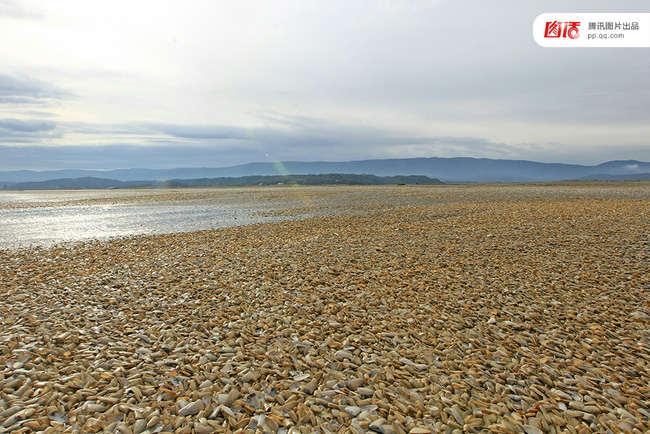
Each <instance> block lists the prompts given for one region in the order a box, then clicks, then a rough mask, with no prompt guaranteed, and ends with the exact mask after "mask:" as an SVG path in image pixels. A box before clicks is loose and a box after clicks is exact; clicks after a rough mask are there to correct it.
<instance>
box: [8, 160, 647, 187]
mask: <svg viewBox="0 0 650 434" xmlns="http://www.w3.org/2000/svg"><path fill="white" fill-rule="evenodd" d="M330 173H363V174H369V175H375V176H405V175H424V176H428V177H430V178H438V179H440V180H441V181H442V182H445V183H451V182H544V181H565V180H577V179H589V178H590V177H593V176H596V175H598V176H601V175H603V176H625V177H630V179H637V178H635V176H643V174H647V173H650V163H647V162H642V161H636V160H624V161H608V162H606V163H602V164H598V165H596V166H584V165H580V164H563V163H538V162H534V161H527V160H493V159H489V158H465V157H462V158H460V157H459V158H402V159H384V160H360V161H346V162H325V161H320V162H319V161H316V162H299V161H287V162H283V163H250V164H242V165H239V166H231V167H220V168H207V167H202V168H176V169H116V170H107V171H102V170H55V171H41V172H39V171H30V170H20V171H13V172H0V187H1V186H2V185H6V184H8V183H16V182H36V181H48V180H53V179H62V178H73V179H74V178H83V177H93V178H103V179H114V180H117V181H141V180H152V181H164V180H169V179H202V178H225V177H243V176H271V175H309V174H316V175H318V174H330Z"/></svg>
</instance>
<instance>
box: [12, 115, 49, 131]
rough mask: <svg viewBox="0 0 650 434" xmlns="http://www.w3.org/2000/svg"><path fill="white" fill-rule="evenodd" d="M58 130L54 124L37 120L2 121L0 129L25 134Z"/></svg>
mask: <svg viewBox="0 0 650 434" xmlns="http://www.w3.org/2000/svg"><path fill="white" fill-rule="evenodd" d="M55 128H56V124H55V123H54V122H47V121H41V120H35V119H29V120H22V119H11V118H8V119H0V129H3V130H9V131H17V132H23V133H33V132H38V131H50V130H53V129H55Z"/></svg>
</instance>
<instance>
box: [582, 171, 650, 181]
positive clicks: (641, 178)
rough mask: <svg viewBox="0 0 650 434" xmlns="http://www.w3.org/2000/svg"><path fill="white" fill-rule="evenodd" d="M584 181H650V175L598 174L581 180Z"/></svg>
mask: <svg viewBox="0 0 650 434" xmlns="http://www.w3.org/2000/svg"><path fill="white" fill-rule="evenodd" d="M581 180H582V181H587V180H594V181H650V173H637V174H635V175H609V174H607V173H598V174H596V175H589V176H585V177H584V178H581Z"/></svg>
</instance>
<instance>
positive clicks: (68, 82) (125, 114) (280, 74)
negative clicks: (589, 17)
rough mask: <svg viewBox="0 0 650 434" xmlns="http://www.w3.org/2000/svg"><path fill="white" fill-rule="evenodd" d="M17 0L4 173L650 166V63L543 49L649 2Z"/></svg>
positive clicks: (3, 19)
mask: <svg viewBox="0 0 650 434" xmlns="http://www.w3.org/2000/svg"><path fill="white" fill-rule="evenodd" d="M570 5H571V6H570V7H569V6H567V2H566V1H544V2H522V1H519V0H495V1H490V2H486V1H478V0H456V1H451V0H393V1H389V0H328V1H322V0H237V1H235V0H182V1H165V0H157V1H148V0H139V1H138V0H128V1H123V0H112V1H110V2H108V1H87V0H57V1H48V0H42V1H39V0H0V41H2V43H1V44H0V170H2V171H7V170H19V169H33V170H51V169H71V168H75V169H115V168H134V167H138V168H172V167H226V166H232V165H237V164H244V163H250V162H269V161H270V162H277V161H350V160H364V159H375V158H412V157H476V158H496V159H525V160H533V161H540V162H562V163H578V164H588V165H591V164H598V163H602V162H605V161H608V160H622V159H637V160H641V161H650V79H649V77H650V48H544V47H541V46H539V45H538V44H537V43H536V42H535V41H534V39H533V33H532V27H533V22H534V20H535V18H536V17H537V16H538V15H540V14H542V13H549V12H637V13H648V12H650V2H648V1H647V0H618V1H613V0H612V1H596V0H576V1H572V2H571V3H570Z"/></svg>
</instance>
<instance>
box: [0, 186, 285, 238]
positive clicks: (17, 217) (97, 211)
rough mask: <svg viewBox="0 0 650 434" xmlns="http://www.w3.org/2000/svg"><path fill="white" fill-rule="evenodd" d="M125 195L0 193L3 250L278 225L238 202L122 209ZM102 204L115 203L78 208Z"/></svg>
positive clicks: (144, 203) (134, 204) (138, 204)
mask: <svg viewBox="0 0 650 434" xmlns="http://www.w3.org/2000/svg"><path fill="white" fill-rule="evenodd" d="M121 195H124V192H122V193H120V192H117V193H116V192H105V193H103V194H102V192H99V193H98V192H93V193H87V192H84V191H70V192H57V191H51V192H25V193H23V194H20V193H18V192H11V193H5V192H0V249H1V248H16V247H24V246H30V245H32V246H33V245H38V246H50V245H53V244H57V243H61V242H70V241H72V242H74V241H83V240H89V239H106V238H111V237H118V236H129V235H141V234H164V233H174V232H189V231H197V230H202V229H212V228H219V227H227V226H235V225H243V224H251V223H256V222H262V221H270V220H277V219H278V218H272V217H264V216H262V215H260V214H259V213H258V211H263V210H264V209H260V208H256V207H254V206H251V204H250V203H246V202H245V201H241V203H239V204H238V203H237V201H236V200H235V201H233V200H230V201H226V202H228V203H222V204H200V203H198V202H200V201H180V202H181V204H178V202H179V201H162V202H160V201H153V202H152V201H151V200H146V198H145V199H144V200H135V201H131V203H128V202H127V203H119V202H120V201H121V200H122V199H124V198H128V196H121ZM153 198H154V199H155V197H153ZM103 199H108V200H109V201H111V200H112V201H115V202H116V203H114V204H112V203H109V204H103V203H91V204H75V203H76V202H83V201H84V200H86V201H88V200H90V201H91V202H92V201H98V200H103ZM183 202H185V203H183ZM208 202H209V201H208ZM233 202H234V203H233Z"/></svg>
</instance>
